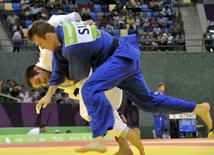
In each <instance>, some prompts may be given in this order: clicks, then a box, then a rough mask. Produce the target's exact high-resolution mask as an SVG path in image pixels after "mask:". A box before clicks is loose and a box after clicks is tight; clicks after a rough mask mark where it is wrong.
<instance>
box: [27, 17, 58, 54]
mask: <svg viewBox="0 0 214 155" xmlns="http://www.w3.org/2000/svg"><path fill="white" fill-rule="evenodd" d="M27 37H28V40H29V41H30V42H34V43H35V44H36V45H38V46H40V47H41V48H42V49H49V50H50V51H52V52H54V51H55V49H56V48H57V47H58V45H57V44H56V38H57V36H56V28H55V27H53V26H52V25H50V24H49V23H47V22H46V21H44V20H37V21H35V22H34V23H33V24H32V26H31V28H30V29H29V31H28V35H27ZM57 39H58V38H57Z"/></svg>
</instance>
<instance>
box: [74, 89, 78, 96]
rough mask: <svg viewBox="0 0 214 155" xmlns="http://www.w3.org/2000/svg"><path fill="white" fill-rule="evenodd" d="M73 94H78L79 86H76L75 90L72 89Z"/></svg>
mask: <svg viewBox="0 0 214 155" xmlns="http://www.w3.org/2000/svg"><path fill="white" fill-rule="evenodd" d="M73 94H74V96H77V95H78V94H79V88H76V89H75V90H74V93H73Z"/></svg>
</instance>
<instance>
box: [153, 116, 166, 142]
mask: <svg viewBox="0 0 214 155" xmlns="http://www.w3.org/2000/svg"><path fill="white" fill-rule="evenodd" d="M153 116H154V124H155V134H156V138H161V133H162V132H163V130H164V129H165V127H166V126H167V121H166V118H165V116H164V115H159V114H157V115H154V114H153Z"/></svg>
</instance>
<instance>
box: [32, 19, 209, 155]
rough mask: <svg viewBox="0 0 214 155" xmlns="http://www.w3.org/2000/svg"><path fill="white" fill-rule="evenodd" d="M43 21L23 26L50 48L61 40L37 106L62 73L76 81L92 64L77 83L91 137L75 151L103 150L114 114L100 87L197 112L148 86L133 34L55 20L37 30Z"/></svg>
mask: <svg viewBox="0 0 214 155" xmlns="http://www.w3.org/2000/svg"><path fill="white" fill-rule="evenodd" d="M42 24H43V23H42V22H40V21H38V22H35V23H34V24H33V25H32V27H31V29H30V30H29V31H28V39H29V40H31V41H33V42H35V43H36V44H37V45H39V46H40V47H42V48H46V49H49V50H51V51H55V49H56V48H57V47H60V46H61V47H62V49H61V52H59V51H60V50H56V52H54V54H53V61H52V68H53V70H52V77H51V79H50V82H49V85H50V87H49V90H48V93H47V94H46V96H45V97H44V98H42V99H41V100H40V101H39V103H38V104H37V108H40V107H41V106H42V104H44V105H43V107H46V106H47V104H48V103H49V102H50V97H51V96H52V94H53V93H54V91H55V90H56V88H57V87H58V85H60V84H61V83H63V82H64V79H65V77H66V78H67V79H68V80H74V81H75V82H78V81H80V80H82V79H84V78H86V77H88V74H89V71H90V68H91V67H92V68H94V69H96V71H95V72H94V73H93V74H92V75H91V76H90V78H89V79H88V80H87V81H86V82H85V83H84V85H83V87H82V97H83V100H84V103H85V105H86V108H87V111H88V114H89V117H90V126H91V128H92V132H93V138H94V139H93V140H92V142H91V143H90V144H88V145H86V146H85V147H83V148H80V149H78V150H76V151H78V152H88V151H98V152H105V151H106V146H105V143H104V140H103V135H105V134H106V132H107V131H108V130H110V129H112V128H113V125H114V118H113V111H112V107H111V104H110V103H109V101H108V99H107V98H106V96H105V94H104V91H106V90H109V89H112V88H114V87H118V88H120V89H122V90H124V92H125V93H126V95H127V96H128V97H129V99H130V100H131V101H132V102H133V103H134V104H135V105H136V106H137V107H138V108H139V109H141V110H143V111H145V112H150V113H153V114H154V113H158V114H169V113H170V114H173V113H181V112H193V111H194V112H195V113H198V115H202V114H200V112H198V111H199V110H197V109H198V108H196V103H194V102H187V101H183V100H180V99H176V98H172V97H170V96H156V95H154V93H153V92H151V91H150V90H149V89H148V88H147V85H146V82H145V81H144V78H143V76H142V73H141V72H142V69H141V67H140V60H139V58H140V50H139V47H138V42H137V39H136V35H129V36H125V37H121V38H120V39H117V38H114V37H113V36H111V35H110V34H108V33H106V32H104V31H102V30H97V29H96V27H95V26H94V25H92V26H88V25H83V24H80V23H75V22H66V23H63V24H62V25H61V26H58V27H57V28H56V32H54V31H50V29H52V28H50V29H48V30H47V32H45V34H44V36H42V35H41V34H39V33H38V32H39V28H40V27H41V29H42ZM46 27H48V25H47V26H46ZM43 31H44V30H43ZM29 34H30V35H29ZM41 42H42V43H41ZM54 48H55V49H54ZM202 106H206V107H207V112H206V118H208V117H210V115H209V104H205V105H202ZM194 109H195V110H194ZM203 109H205V108H203ZM204 111H206V110H204ZM202 119H203V118H202ZM209 120H210V121H209V122H207V124H208V125H209V126H211V124H212V123H210V122H211V118H210V119H209Z"/></svg>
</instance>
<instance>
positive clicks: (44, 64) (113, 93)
mask: <svg viewBox="0 0 214 155" xmlns="http://www.w3.org/2000/svg"><path fill="white" fill-rule="evenodd" d="M67 21H82V19H81V17H80V16H79V15H78V14H77V13H75V12H74V13H71V14H68V15H53V16H52V17H51V18H50V19H49V21H48V23H49V24H51V25H53V26H54V27H57V26H58V25H60V24H62V23H64V22H67ZM40 51H41V52H40V58H39V62H38V63H37V64H36V66H38V67H41V68H43V69H45V70H47V71H50V72H52V58H53V53H52V52H51V51H50V50H46V49H43V50H42V49H41V48H40ZM91 73H92V72H90V75H91ZM90 75H89V76H90ZM87 79H88V78H86V79H84V80H82V81H80V82H78V83H76V84H75V88H74V86H73V85H72V82H71V81H68V80H67V81H65V82H64V83H63V84H62V85H60V87H59V88H61V89H64V92H66V93H68V94H69V97H70V98H71V99H78V100H79V103H80V115H81V117H82V118H84V119H85V120H87V121H89V118H88V112H87V109H86V106H85V104H84V102H83V99H82V95H81V88H82V86H83V84H84V82H85V81H86V80H87ZM76 88H79V95H77V96H75V95H74V94H73V92H74V90H75V89H76ZM105 95H106V97H107V98H108V100H109V101H110V103H111V105H112V109H113V114H114V119H115V123H114V128H113V129H112V130H109V131H108V132H109V133H110V134H111V136H112V137H115V136H116V137H119V136H120V134H121V133H122V132H123V130H124V129H125V128H126V127H127V125H126V124H125V123H123V122H122V120H121V118H120V116H119V115H118V112H117V109H118V108H119V107H120V105H121V102H122V90H120V89H118V88H116V87H115V88H113V89H111V90H109V91H106V92H105Z"/></svg>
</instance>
